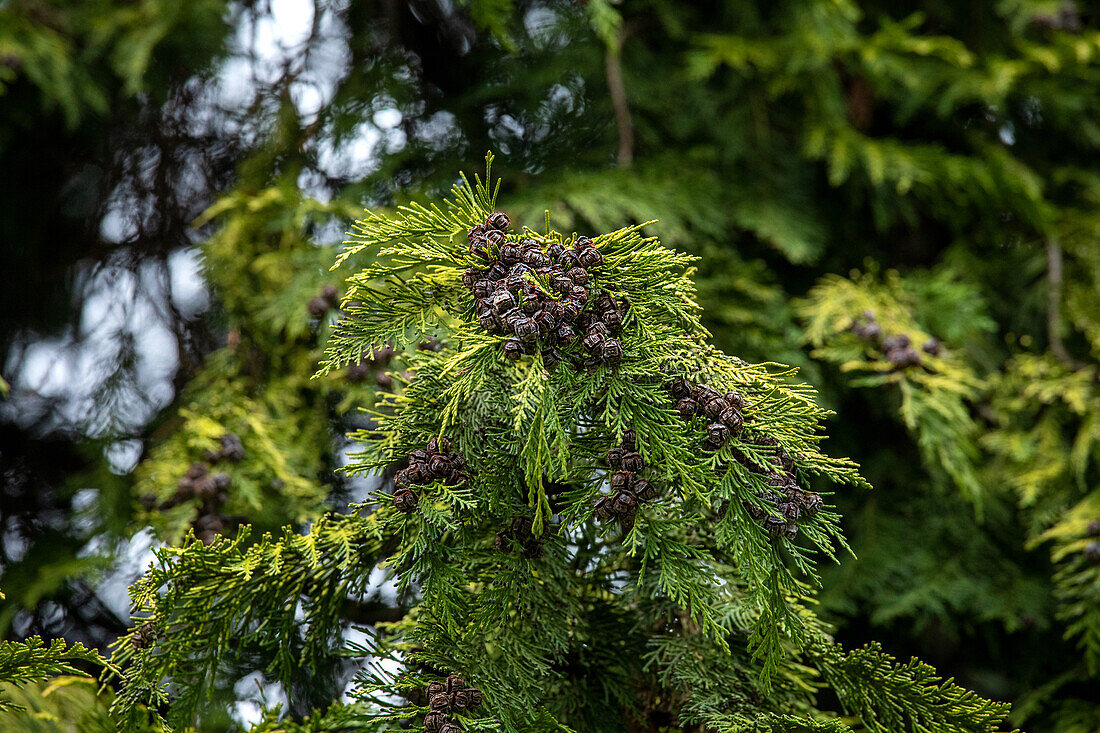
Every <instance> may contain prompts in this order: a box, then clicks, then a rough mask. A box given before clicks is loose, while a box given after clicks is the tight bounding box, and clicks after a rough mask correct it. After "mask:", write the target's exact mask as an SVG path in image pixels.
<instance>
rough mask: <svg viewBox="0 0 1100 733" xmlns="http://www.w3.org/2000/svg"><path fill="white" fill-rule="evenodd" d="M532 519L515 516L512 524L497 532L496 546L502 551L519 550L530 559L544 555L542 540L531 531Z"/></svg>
mask: <svg viewBox="0 0 1100 733" xmlns="http://www.w3.org/2000/svg"><path fill="white" fill-rule="evenodd" d="M531 526H532V525H531V520H530V519H528V518H527V517H515V518H514V519H513V520H512V522H511V524H510V525H509V526H508V527H507V528H505V529H502V530H500V531H499V532H497V538H496V548H497V549H498V550H500V551H501V552H516V551H518V552H519V553H520V554H521V555H523V556H524V557H525V558H527V559H528V560H536V559H538V558H540V557H542V541H541V540H540V539H539V538H537V537H535V536H534V534H532V532H531Z"/></svg>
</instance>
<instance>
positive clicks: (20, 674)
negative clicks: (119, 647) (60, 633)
mask: <svg viewBox="0 0 1100 733" xmlns="http://www.w3.org/2000/svg"><path fill="white" fill-rule="evenodd" d="M0 597H2V596H0ZM80 662H85V663H89V664H106V663H107V662H106V661H105V660H104V659H103V657H102V656H101V655H100V654H99V652H97V651H96V650H94V649H88V648H86V647H85V646H84V645H83V644H81V643H79V642H77V643H76V644H73V645H71V646H70V645H69V644H66V643H65V640H64V639H54V640H52V641H50V642H49V643H48V644H47V643H46V642H44V641H42V639H40V638H39V637H37V636H33V637H31V638H29V639H27V640H26V641H25V642H14V641H0V683H2V684H4V685H5V686H7V685H12V686H14V687H22V686H23V685H26V684H28V683H33V682H41V681H43V680H46V679H48V678H49V677H52V676H55V675H74V674H85V673H84V672H82V671H81V670H80V669H79V667H77V666H76V665H77V664H78V663H80ZM20 708H21V706H20V705H19V703H18V702H16V701H13V700H11V699H8V698H6V697H5V696H0V714H2V713H4V712H6V711H12V710H19V709H20Z"/></svg>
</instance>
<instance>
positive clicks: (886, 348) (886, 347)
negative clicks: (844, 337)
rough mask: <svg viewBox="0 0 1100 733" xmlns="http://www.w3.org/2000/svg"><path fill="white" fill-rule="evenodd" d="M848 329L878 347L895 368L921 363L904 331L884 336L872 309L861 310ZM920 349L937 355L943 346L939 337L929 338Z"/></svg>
mask: <svg viewBox="0 0 1100 733" xmlns="http://www.w3.org/2000/svg"><path fill="white" fill-rule="evenodd" d="M850 330H851V332H852V333H854V334H855V335H856V336H857V337H858V338H859V339H861V340H862V341H866V342H867V343H869V344H872V345H874V346H875V347H876V348H878V349H879V350H880V351H881V352H882V353H883V355H884V356H885V358H886V361H888V362H890V363H891V364H893V365H894V368H895V369H908V368H910V367H915V366H920V364H921V356H920V354H918V353H917V351H916V349H914V348H913V343H912V340H911V339H910V338H909V337H908V336H906V335H905V334H904V333H899V334H894V335H893V336H885V337H884V334H883V331H882V326H880V325H879V323H878V321H877V320H875V314H874V312H873V311H869V310H867V311H863V313H861V314H860V316H859V317H858V318H856V319H855V320H854V321H853V322H852V326H851V329H850ZM921 351H923V352H924V353H926V354H929V355H931V356H939V355H940V353H941V352H942V351H943V346H942V345H941V344H940V342H939V339H935V338H930V339H928V340H927V341H925V342H924V344H923V345H922V346H921Z"/></svg>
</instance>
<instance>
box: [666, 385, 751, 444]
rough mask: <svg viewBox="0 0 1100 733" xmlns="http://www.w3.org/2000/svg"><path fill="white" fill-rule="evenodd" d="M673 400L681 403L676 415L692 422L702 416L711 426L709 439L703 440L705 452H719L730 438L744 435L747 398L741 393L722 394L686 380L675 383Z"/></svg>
mask: <svg viewBox="0 0 1100 733" xmlns="http://www.w3.org/2000/svg"><path fill="white" fill-rule="evenodd" d="M670 391H671V392H672V396H673V397H674V398H675V399H676V400H678V401H677V402H676V411H677V412H679V413H680V417H682V418H684V419H685V420H690V419H692V418H693V417H695V416H696V415H702V416H705V417H706V418H707V420H709V421H710V422H708V423H707V437H706V438H705V439H704V440H703V449H704V450H708V451H716V450H719V449H720V448H721V447H722V446H723V445H725V444H726V441H727V440H729V439H730V437H734V438H736V437H737V436H738V435H740V434H741V429H742V428H743V427H744V425H745V417H744V415H743V414H742V410H744V409H745V398H744V397H742V396H741V395H740V394H739V393H737V392H726V393H725V394H722V393H721V392H719V391H718V390H716V389H714V388H713V387H710V386H708V385H706V384H695V383H693V382H689V381H688V380H686V379H674V380H673V381H672V386H671V387H670Z"/></svg>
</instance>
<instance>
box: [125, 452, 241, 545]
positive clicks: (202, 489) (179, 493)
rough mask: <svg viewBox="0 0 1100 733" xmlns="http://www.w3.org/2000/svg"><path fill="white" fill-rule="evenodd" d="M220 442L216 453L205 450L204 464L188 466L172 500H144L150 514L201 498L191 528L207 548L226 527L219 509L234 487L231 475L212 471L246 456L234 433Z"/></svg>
mask: <svg viewBox="0 0 1100 733" xmlns="http://www.w3.org/2000/svg"><path fill="white" fill-rule="evenodd" d="M218 442H219V448H218V449H217V450H208V451H206V454H205V455H204V458H205V459H206V460H205V461H196V462H194V463H192V464H191V465H190V466H188V467H187V472H186V473H185V474H184V475H183V476H182V477H181V478H180V480H179V483H178V484H176V490H175V492H174V493H173V494H172V495H171V496H170V497H168V498H167V499H165V500H164V501H162V502H161V503H160V504H157V503H156V497H155V496H154V495H152V494H146V495H145V496H143V497H141V503H142V506H143V507H144V508H145V509H146V510H147V511H151V510H152V509H154V508H155V509H159V510H161V511H165V510H168V509H172V508H174V507H177V506H179V505H180V504H182V503H184V502H186V501H190V500H192V499H196V498H197V499H200V500H201V502H202V503H201V505H200V507H199V510H198V514H197V516H196V518H195V520H194V521H193V522H192V523H191V526H192V527H193V528H194V530H195V534H196V536H197V537H198V538H199V539H200V540H202V541H203V542H204V543H206V544H208V545H209V544H210V543H212V542H213V541H214V538H215V537H217V536H218V535H219V534H220V533H221V531H222V530H223V529H224V528H225V526H226V518H225V517H223V516H221V514H220V513H219V510H220V509H221V508H222V506H223V505H224V504H225V501H226V499H227V498H228V496H229V487H230V486H232V484H233V480H232V479H231V478H230V477H229V474H227V473H224V472H221V471H219V472H217V473H213V472H212V471H211V468H212V466H215V465H217V464H218V463H221V462H222V461H229V462H230V463H237V462H239V461H241V460H243V459H244V457H245V450H244V444H243V443H241V439H240V438H239V437H237V436H236V435H234V434H233V433H225V434H224V435H222V436H221V437H220V438H219V439H218Z"/></svg>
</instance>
